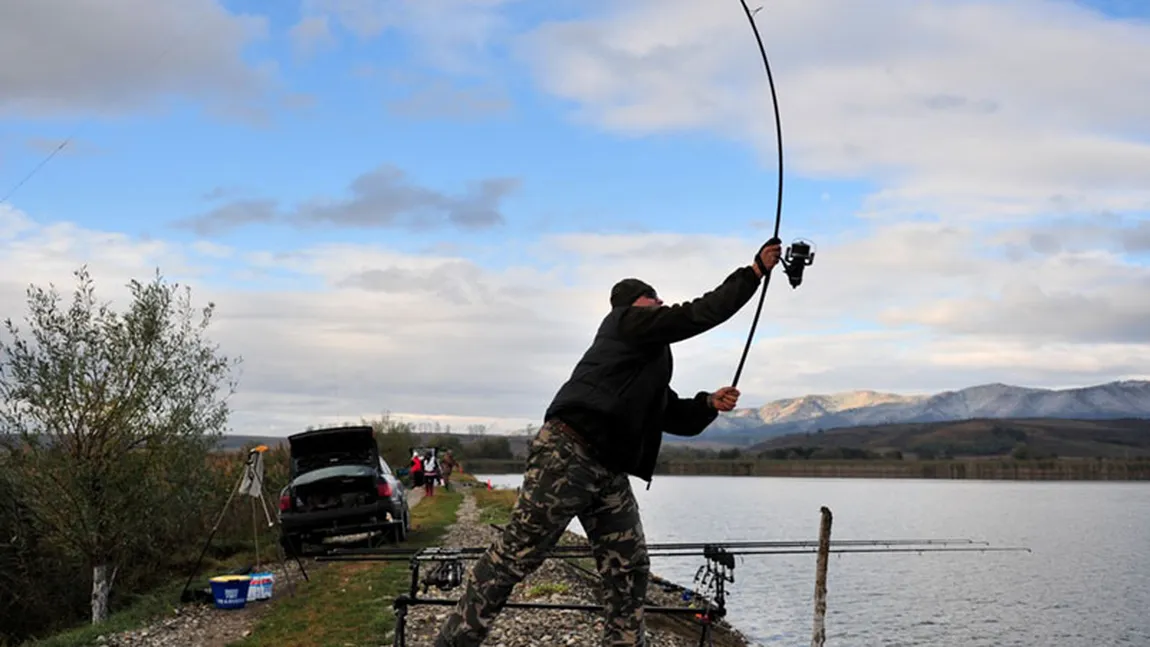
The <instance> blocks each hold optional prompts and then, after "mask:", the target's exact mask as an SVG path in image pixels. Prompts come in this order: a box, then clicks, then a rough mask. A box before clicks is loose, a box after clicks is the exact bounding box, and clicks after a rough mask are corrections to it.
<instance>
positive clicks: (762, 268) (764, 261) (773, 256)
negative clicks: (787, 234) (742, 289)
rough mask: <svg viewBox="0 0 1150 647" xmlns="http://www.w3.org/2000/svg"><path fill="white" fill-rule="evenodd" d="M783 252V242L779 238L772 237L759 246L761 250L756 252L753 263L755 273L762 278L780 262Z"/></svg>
mask: <svg viewBox="0 0 1150 647" xmlns="http://www.w3.org/2000/svg"><path fill="white" fill-rule="evenodd" d="M782 253H783V245H782V242H781V241H779V239H778V238H772V239H770V240H768V241H767V242H766V243H764V244H763V246H762V247H760V248H759V252H758V253H757V254H755V260H754V262H753V263H752V264H751V267H753V268H754V270H755V274H756V275H757V276H758V277H759V278H760V279H761V278H763V275H764V274H766V273H767V272H769V271H770V270H771V268H773V267H774V266H775V265H777V264H778V262H779V256H781V255H782Z"/></svg>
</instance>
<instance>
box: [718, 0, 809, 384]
mask: <svg viewBox="0 0 1150 647" xmlns="http://www.w3.org/2000/svg"><path fill="white" fill-rule="evenodd" d="M739 3H740V4H742V5H743V13H744V14H746V16H747V21H748V22H749V23H751V30H752V31H753V32H754V35H755V42H756V43H757V44H758V47H759V55H760V57H761V58H762V60H763V68H764V69H765V70H766V72H767V85H768V87H769V88H770V91H771V104H772V106H773V107H774V114H775V142H776V147H777V149H778V160H777V165H778V193H777V195H776V198H775V231H774V234H773V235H772V236H771V238H770V239H769V240H767V242H766V243H764V244H763V246H762V247H761V248H759V252H758V253H757V254H755V266H756V267H758V269H759V271H760V272H762V274H763V288H762V290H760V291H759V304H758V306H757V307H756V308H755V317H754V319H753V320H751V329H750V331H749V332H748V333H747V343H746V344H745V345H744V346H743V354H742V355H741V356H740V357H739V366H738V368H736V369H735V379H733V380H731V386H735V387H737V386H738V385H739V378H740V377H741V376H742V374H743V365H744V364H746V361H747V354H748V353H750V350H751V341H752V340H753V339H754V338H755V329H756V328H758V326H759V317H760V316H761V315H762V312H763V301H765V300H766V298H767V287H768V286H769V285H770V283H771V269H772V268H769V267H765V266H764V265H763V261H762V253H763V249H765V248H766V247H768V246H770V245H778V244H781V243H782V239H780V238H779V229H780V228H781V226H782V222H783V121H782V117H781V116H780V114H779V98H778V94H777V93H776V92H775V77H774V74H773V73H772V72H771V62H770V60H769V59H768V58H767V49H766V47H764V46H763V39H762V36H761V35H760V34H759V26H758V25H757V24H756V23H755V14H756V13H758V11H759V9H761V8H762V7H760V8H759V9H756V10H754V11H751V8H750V7H748V6H747V2H746V0H739ZM813 245H814V244H813V243H812V242H810V241H808V240H804V239H801V238H800V239H797V240H795V241H794V242H792V243H791V244H790V245H789V246H788V247H787V251H786V253H785V254H784V255H783V256H782V257H781V258H779V262H780V263H781V264H782V266H783V270H784V272H785V273H786V275H787V278H788V279H789V280H790V284H791V288H792V289H795V288H798V287H799V285H801V284H802V282H803V270H804V269H805V268H806V267H807V266H808V265H811V264H813V263H814V262H815V252H814V249H813Z"/></svg>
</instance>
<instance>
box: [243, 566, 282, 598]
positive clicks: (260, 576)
mask: <svg viewBox="0 0 1150 647" xmlns="http://www.w3.org/2000/svg"><path fill="white" fill-rule="evenodd" d="M275 582H276V576H275V573H270V572H268V573H252V583H251V585H250V586H249V587H248V602H251V601H253V600H270V599H271V597H272V587H273V586H275Z"/></svg>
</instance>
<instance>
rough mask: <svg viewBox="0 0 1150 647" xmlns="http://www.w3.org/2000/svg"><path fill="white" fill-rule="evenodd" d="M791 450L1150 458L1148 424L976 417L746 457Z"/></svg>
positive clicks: (829, 436)
mask: <svg viewBox="0 0 1150 647" xmlns="http://www.w3.org/2000/svg"><path fill="white" fill-rule="evenodd" d="M794 448H817V449H820V450H832V449H854V450H866V451H868V452H872V453H875V454H889V453H891V452H895V451H897V452H901V453H902V454H903V455H904V456H906V457H908V458H909V457H910V456H909V455H911V454H913V455H918V456H921V457H960V456H1004V455H1009V454H1011V453H1012V452H1014V451H1016V450H1023V451H1025V455H1026V456H1030V457H1044V456H1047V457H1048V456H1058V457H1062V458H1098V457H1102V458H1139V457H1147V458H1150V420H1147V419H1131V418H1127V419H1121V420H1065V419H1052V418H1041V419H1037V418H999V419H988V418H979V419H973V420H961V421H946V422H919V423H913V422H912V423H901V424H892V425H874V426H863V427H850V428H846V429H835V430H831V431H824V432H814V433H809V432H804V433H799V434H788V435H786V436H779V437H776V438H771V439H770V440H767V441H764V442H762V443H758V444H756V445H753V446H751V447H749V448H748V450H747V453H759V452H764V451H767V452H771V451H776V454H777V456H776V457H778V458H784V457H787V455H788V454H789V453H790V452H789V451H788V450H791V449H794ZM834 454H835V452H831V451H820V452H819V455H822V456H833V455H834Z"/></svg>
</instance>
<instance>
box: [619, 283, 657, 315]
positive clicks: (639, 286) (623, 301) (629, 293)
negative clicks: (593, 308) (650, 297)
mask: <svg viewBox="0 0 1150 647" xmlns="http://www.w3.org/2000/svg"><path fill="white" fill-rule="evenodd" d="M648 292H650V293H651V294H655V288H653V287H651V286H650V285H648V284H646V283H644V282H643V281H640V280H639V279H623V280H622V281H619V282H618V283H616V284H615V286H614V287H612V288H611V307H612V308H618V307H621V306H629V305H631V304H632V303H634V302H635V299H638V298H639V297H641V296H643V295H644V294H646V293H648Z"/></svg>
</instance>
